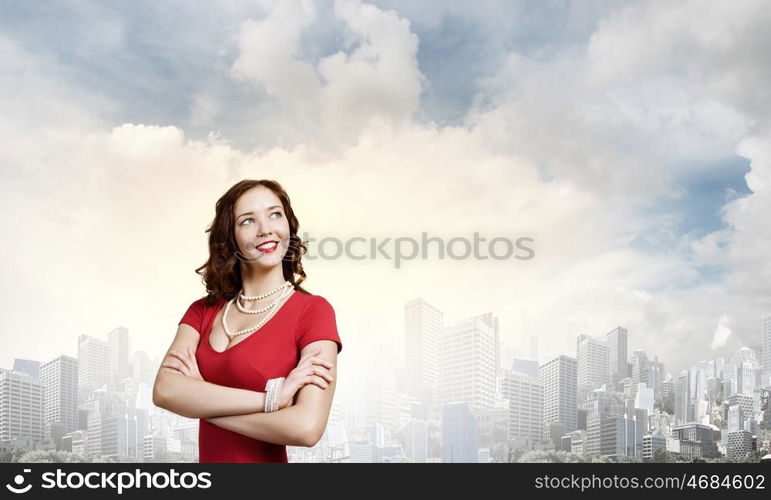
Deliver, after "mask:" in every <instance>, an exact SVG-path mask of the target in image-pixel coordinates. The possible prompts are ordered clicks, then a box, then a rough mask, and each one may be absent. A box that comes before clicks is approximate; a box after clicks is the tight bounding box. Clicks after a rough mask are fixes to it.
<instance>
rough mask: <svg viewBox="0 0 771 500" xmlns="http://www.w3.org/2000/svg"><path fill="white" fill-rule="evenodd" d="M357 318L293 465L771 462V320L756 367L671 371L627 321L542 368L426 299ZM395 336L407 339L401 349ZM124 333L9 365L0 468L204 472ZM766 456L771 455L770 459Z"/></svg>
mask: <svg viewBox="0 0 771 500" xmlns="http://www.w3.org/2000/svg"><path fill="white" fill-rule="evenodd" d="M389 330H391V329H390V327H389V326H388V324H387V323H386V322H384V321H383V320H381V319H379V318H376V317H373V316H366V317H360V318H358V319H357V320H356V322H355V327H354V328H352V329H351V331H343V330H341V331H340V335H341V339H342V341H343V345H344V346H345V350H344V351H343V352H341V354H340V356H339V357H338V385H337V387H336V392H335V397H334V402H333V405H332V409H331V412H330V415H329V420H328V424H327V428H326V431H325V433H324V436H323V437H322V439H321V441H319V443H318V444H317V445H316V446H314V447H312V448H301V447H292V446H290V447H288V449H287V451H288V455H289V461H290V462H337V463H346V462H348V463H353V462H365V463H404V462H408V463H409V462H414V463H422V462H463V463H500V462H759V461H761V460H763V461H765V460H768V459H769V458H771V457H769V456H768V455H769V453H771V408H770V407H769V395H770V394H771V380H770V379H771V314H769V315H766V316H765V317H764V318H760V319H759V321H758V331H757V334H758V336H759V337H760V345H761V353H760V356H759V355H758V354H757V353H756V352H755V351H754V350H753V349H751V348H749V347H741V348H739V349H738V350H737V351H736V352H734V353H733V354H732V355H731V356H730V357H717V358H715V359H710V360H704V361H700V362H698V363H697V364H695V365H693V366H691V367H690V368H688V369H684V370H681V371H678V372H669V371H667V368H666V364H665V363H666V362H672V358H674V357H675V356H676V355H677V353H646V352H643V351H642V350H633V351H631V352H630V347H629V346H630V345H634V340H635V335H643V332H630V331H628V330H627V329H626V328H624V327H623V326H610V327H609V328H608V331H606V332H596V333H594V334H592V335H589V334H583V333H582V334H579V335H577V337H576V349H575V351H574V352H571V353H562V354H559V355H556V356H552V357H551V358H543V357H542V356H541V357H539V340H542V341H545V340H544V339H539V338H537V337H536V336H532V335H525V336H520V337H519V338H515V339H510V338H508V337H505V336H503V335H502V333H501V331H500V326H499V319H498V317H497V316H495V315H494V314H492V313H486V314H482V315H478V316H473V317H469V318H467V319H464V320H461V321H458V322H455V323H452V324H448V325H446V324H445V320H444V313H443V311H442V310H440V309H439V308H437V307H435V306H434V305H432V304H431V303H429V302H428V301H426V300H425V299H423V298H416V299H413V300H410V301H408V302H407V303H405V304H404V311H403V327H402V331H400V332H396V334H395V335H394V332H393V331H392V330H391V331H389ZM395 339H397V341H394V340H395ZM131 345H132V342H131V335H130V333H129V330H128V329H127V328H125V327H122V326H121V327H118V328H115V329H114V330H112V331H110V332H108V333H107V335H106V338H100V337H94V336H89V335H80V336H79V337H78V338H77V357H73V356H68V355H59V356H56V357H54V358H53V359H49V360H30V359H22V358H16V359H15V360H14V364H13V366H12V367H11V368H0V462H197V461H198V420H197V419H189V418H185V417H182V416H179V415H175V414H173V413H171V412H168V411H166V410H164V409H161V408H158V407H156V406H154V405H153V403H152V387H153V382H154V379H155V376H156V373H157V371H158V367H159V366H160V361H161V357H162V356H163V353H148V352H147V351H132V348H131ZM764 457H765V459H764Z"/></svg>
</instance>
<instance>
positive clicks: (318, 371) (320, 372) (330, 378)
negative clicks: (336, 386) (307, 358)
mask: <svg viewBox="0 0 771 500" xmlns="http://www.w3.org/2000/svg"><path fill="white" fill-rule="evenodd" d="M313 373H315V374H316V375H320V376H322V377H324V378H325V379H327V380H328V381H330V382H332V381H333V380H335V378H334V377H333V376H332V374H331V373H329V372H328V371H327V370H325V369H324V368H322V367H320V366H314V367H313Z"/></svg>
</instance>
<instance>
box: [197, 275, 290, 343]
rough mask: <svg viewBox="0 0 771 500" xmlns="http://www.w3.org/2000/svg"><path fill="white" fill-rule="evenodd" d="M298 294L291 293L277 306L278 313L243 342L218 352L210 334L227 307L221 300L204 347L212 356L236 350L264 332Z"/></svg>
mask: <svg viewBox="0 0 771 500" xmlns="http://www.w3.org/2000/svg"><path fill="white" fill-rule="evenodd" d="M299 293H300V292H298V291H297V290H295V291H293V292H292V294H291V295H290V296H289V298H288V299H286V300H285V301H284V303H283V304H281V305H280V306H279V308H278V311H276V312H275V313H274V314H273V316H271V318H270V319H269V320H268V321H266V322H265V324H264V325H262V326H261V327H260V328H259V329H258V330H256V331H254V332H252V333H250V334H248V335H247V336H246V338H245V339H244V340H242V341H240V342H238V343H237V344H235V345H232V346H230V347H228V348H226V349H225V350H224V351H218V350H216V349H215V348H214V347H213V346H212V345H211V334H212V332H213V331H214V323H215V322H216V321H217V316H219V314H220V312H222V313H223V314H224V313H225V312H224V308H225V305H227V303H228V302H229V301H228V300H222V301H220V303H219V307H218V308H217V312H216V313H214V317H213V318H212V320H211V323H210V324H209V328H208V333H207V334H206V345H207V346H208V347H209V350H210V351H212V352H213V353H214V354H225V353H228V352H230V351H232V350H233V349H236V348H238V346H240V345H241V344H244V343H246V342H248V341H249V339H250V338H252V337H254V336H255V335H258V334H259V333H260V332H262V331H263V330H264V329H265V328H266V327H267V326H268V325H270V324H271V322H272V321H273V320H274V319H276V318H277V317H278V315H280V314H281V313H282V312H283V311H284V309H286V308H287V307H288V306H289V303H290V302H291V301H292V299H293V298H294V296H295V295H297V294H299Z"/></svg>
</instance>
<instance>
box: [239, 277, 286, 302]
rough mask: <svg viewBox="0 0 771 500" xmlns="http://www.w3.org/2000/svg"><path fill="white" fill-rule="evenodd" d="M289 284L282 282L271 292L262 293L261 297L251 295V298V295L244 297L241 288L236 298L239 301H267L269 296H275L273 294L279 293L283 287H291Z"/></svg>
mask: <svg viewBox="0 0 771 500" xmlns="http://www.w3.org/2000/svg"><path fill="white" fill-rule="evenodd" d="M291 284H292V283H291V282H290V281H289V280H287V281H285V282H283V283H282V284H280V285H278V286H277V287H276V288H274V289H273V290H271V291H269V292H266V293H263V294H262V295H253V296H252V295H244V289H243V288H242V289H241V291H240V292H238V296H239V297H240V298H241V300H260V299H267V298H268V297H270V296H271V295H273V294H275V293H278V292H279V291H281V289H282V288H283V287H285V286H287V285H291Z"/></svg>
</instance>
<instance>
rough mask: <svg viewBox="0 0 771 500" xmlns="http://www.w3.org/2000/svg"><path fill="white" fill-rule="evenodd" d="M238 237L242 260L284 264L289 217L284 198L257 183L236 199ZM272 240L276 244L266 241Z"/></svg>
mask: <svg viewBox="0 0 771 500" xmlns="http://www.w3.org/2000/svg"><path fill="white" fill-rule="evenodd" d="M233 215H234V216H235V221H236V222H235V224H236V227H235V237H236V244H237V245H238V251H239V253H240V258H241V260H242V261H245V262H247V263H248V264H250V265H254V266H261V267H273V266H276V265H281V261H282V260H283V258H284V255H286V252H287V249H288V247H289V219H287V217H286V213H285V212H284V207H283V206H282V204H281V200H280V199H279V198H278V196H276V195H275V194H274V193H273V191H271V190H270V189H268V188H265V187H262V186H257V187H255V188H252V189H250V190H249V191H246V192H245V193H244V194H242V195H241V197H240V198H238V201H236V204H235V208H234V214H233ZM269 241H272V242H275V244H270V245H263V243H267V242H269Z"/></svg>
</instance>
